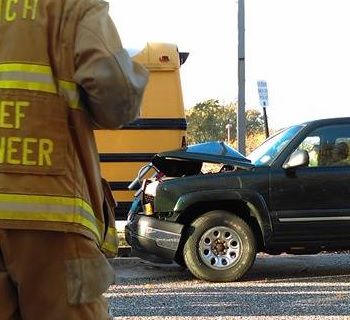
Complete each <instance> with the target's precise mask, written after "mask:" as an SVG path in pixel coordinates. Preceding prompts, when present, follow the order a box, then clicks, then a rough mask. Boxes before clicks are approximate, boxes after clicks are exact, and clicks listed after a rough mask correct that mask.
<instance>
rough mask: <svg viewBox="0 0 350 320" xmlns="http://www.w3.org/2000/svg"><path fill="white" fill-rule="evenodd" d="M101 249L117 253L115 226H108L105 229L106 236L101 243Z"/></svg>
mask: <svg viewBox="0 0 350 320" xmlns="http://www.w3.org/2000/svg"><path fill="white" fill-rule="evenodd" d="M102 250H103V251H108V252H110V253H112V254H113V255H116V254H117V251H118V239H117V230H116V228H111V227H109V228H108V230H107V234H106V238H105V240H104V242H103V244H102Z"/></svg>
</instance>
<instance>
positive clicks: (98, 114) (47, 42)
mask: <svg viewBox="0 0 350 320" xmlns="http://www.w3.org/2000/svg"><path fill="white" fill-rule="evenodd" d="M146 83H147V72H146V71H145V70H144V69H143V67H141V66H140V65H137V64H136V63H134V62H132V61H131V60H130V58H129V56H128V55H127V53H126V51H125V50H124V49H123V48H122V45H121V42H120V39H119V36H118V33H117V31H116V29H115V27H114V25H113V23H112V21H111V19H110V18H109V16H108V5H107V3H105V2H103V1H100V0H17V1H11V0H2V1H1V2H0V228H16V229H33V230H54V231H64V232H77V233H80V234H83V235H85V236H87V237H89V238H92V239H94V240H95V241H96V243H97V244H98V246H99V247H100V248H101V250H103V251H104V252H105V253H106V254H107V255H109V256H111V255H113V254H115V252H116V232H115V226H114V220H113V219H108V216H112V215H113V213H111V212H107V211H108V210H106V208H108V206H107V205H106V199H105V196H104V191H103V189H104V188H103V187H102V184H101V176H100V169H99V158H98V153H97V149H96V144H95V140H94V135H93V129H96V128H111V129H113V128H118V127H120V126H122V125H123V124H126V123H128V122H130V121H132V120H133V119H134V118H135V117H136V116H137V115H138V112H139V106H140V103H141V100H142V95H143V90H144V87H145V85H146ZM104 208H105V210H104Z"/></svg>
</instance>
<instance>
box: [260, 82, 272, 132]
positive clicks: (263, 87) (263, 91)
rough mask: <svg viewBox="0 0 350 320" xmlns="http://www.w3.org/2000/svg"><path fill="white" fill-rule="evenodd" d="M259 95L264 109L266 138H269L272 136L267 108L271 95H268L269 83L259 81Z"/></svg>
mask: <svg viewBox="0 0 350 320" xmlns="http://www.w3.org/2000/svg"><path fill="white" fill-rule="evenodd" d="M258 93H259V100H260V105H261V106H262V107H263V115H264V123H265V136H266V138H268V137H269V136H270V134H269V125H268V122H267V113H266V107H267V106H268V105H269V95H268V91H267V82H266V81H265V80H259V81H258Z"/></svg>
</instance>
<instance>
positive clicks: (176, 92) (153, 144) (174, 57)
mask: <svg viewBox="0 0 350 320" xmlns="http://www.w3.org/2000/svg"><path fill="white" fill-rule="evenodd" d="M187 56H188V53H182V52H178V49H177V46H176V45H174V44H167V43H148V44H147V45H146V46H145V47H144V48H143V49H142V50H141V51H140V52H138V53H137V54H136V55H135V56H133V59H134V60H135V61H137V62H140V63H142V64H143V65H144V66H145V67H146V68H147V69H148V70H149V72H150V77H149V83H148V85H147V88H146V91H145V94H144V98H143V102H142V106H141V110H140V115H139V117H138V119H137V120H136V121H134V122H132V123H130V124H128V125H126V126H125V127H123V128H121V129H119V130H96V131H95V137H96V142H97V148H98V151H99V156H100V164H101V172H102V176H103V177H104V178H105V179H106V180H107V181H108V182H109V184H110V186H111V189H112V192H113V196H114V198H115V199H116V200H117V202H118V209H117V219H120V220H123V219H125V217H126V214H127V212H128V209H129V208H130V205H131V201H132V198H133V194H134V193H135V191H130V190H128V185H129V184H130V183H131V181H132V180H134V178H135V177H136V175H137V173H138V171H139V169H140V168H141V167H142V166H143V165H145V164H146V163H148V162H149V161H150V160H151V158H152V156H153V155H154V154H156V153H158V152H160V151H165V150H171V149H177V148H180V147H182V146H184V145H185V144H186V137H185V135H186V127H187V125H186V118H185V111H184V103H183V98H182V89H181V81H180V66H181V65H182V64H183V63H184V62H185V60H186V59H187Z"/></svg>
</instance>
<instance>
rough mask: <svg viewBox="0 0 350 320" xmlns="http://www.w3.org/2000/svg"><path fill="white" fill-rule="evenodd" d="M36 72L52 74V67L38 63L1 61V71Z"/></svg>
mask: <svg viewBox="0 0 350 320" xmlns="http://www.w3.org/2000/svg"><path fill="white" fill-rule="evenodd" d="M15 71H20V72H23V71H24V72H31V73H33V72H35V73H42V74H49V75H52V70H51V67H49V66H43V65H38V64H24V63H0V72H15Z"/></svg>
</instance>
